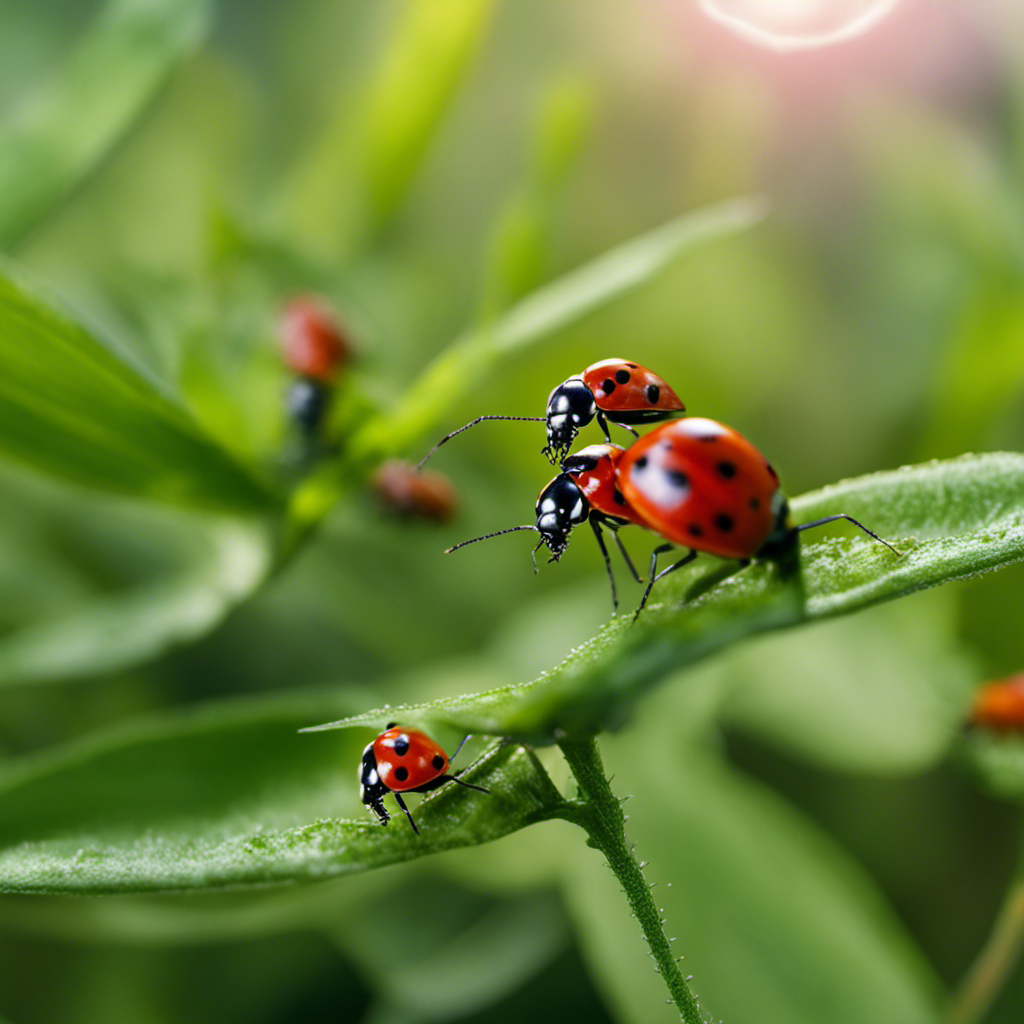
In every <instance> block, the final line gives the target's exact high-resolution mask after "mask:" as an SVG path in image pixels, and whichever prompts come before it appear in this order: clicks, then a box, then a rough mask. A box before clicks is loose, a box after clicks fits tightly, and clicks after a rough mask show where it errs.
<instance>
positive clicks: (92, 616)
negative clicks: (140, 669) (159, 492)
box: [0, 519, 272, 688]
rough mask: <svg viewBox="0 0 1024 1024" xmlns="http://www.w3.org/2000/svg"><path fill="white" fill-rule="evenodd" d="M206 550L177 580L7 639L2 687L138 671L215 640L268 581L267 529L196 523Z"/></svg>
mask: <svg viewBox="0 0 1024 1024" xmlns="http://www.w3.org/2000/svg"><path fill="white" fill-rule="evenodd" d="M193 528H194V529H195V531H196V533H197V539H198V540H199V542H200V543H199V550H198V551H197V552H196V554H195V556H194V558H193V560H192V561H191V562H190V563H189V564H188V565H186V566H185V567H184V568H183V569H182V570H181V571H180V572H179V573H178V574H177V575H175V576H170V577H168V578H161V579H159V580H158V581H156V582H154V583H151V584H147V585H144V586H141V587H137V588H131V589H127V590H124V591H119V592H117V593H115V594H113V595H109V596H103V597H99V596H98V597H95V598H93V599H92V600H89V601H87V602H83V603H82V604H81V605H80V606H78V607H76V608H73V609H72V610H70V611H67V612H65V613H64V614H62V615H60V616H55V617H54V618H52V619H46V620H43V621H40V622H36V623H33V624H32V625H30V626H25V627H23V628H21V629H18V630H15V631H13V632H11V633H8V634H6V635H5V636H3V637H0V688H2V687H5V686H12V685H20V684H25V683H55V682H61V681H64V680H68V679H80V678H83V677H87V676H93V675H99V674H100V673H103V672H110V671H114V670H116V669H121V668H124V667H125V666H128V665H137V664H139V663H140V662H143V661H146V660H148V659H150V658H153V657H156V656H157V655H158V654H161V653H163V652H164V651H165V650H167V648H169V647H171V646H174V645H176V644H182V643H187V642H189V641H191V640H195V639H197V638H198V637H201V636H203V635H205V634H206V633H208V632H209V631H210V630H211V629H213V628H214V626H216V625H217V623H219V622H220V621H221V620H222V619H223V618H224V616H225V615H226V614H227V613H228V612H229V611H230V610H231V609H232V608H233V607H234V606H235V605H237V604H238V603H239V602H240V601H242V600H244V599H245V598H246V597H248V596H249V595H250V594H252V592H253V591H254V590H255V589H256V587H257V586H259V584H260V583H261V582H262V581H263V580H264V579H265V578H266V574H267V572H268V571H269V568H270V563H271V553H272V546H271V543H270V537H269V536H268V532H267V530H266V528H265V527H264V526H262V525H260V524H257V523H251V522H245V521H241V520H225V521H220V520H216V519H214V520H209V521H207V522H205V523H204V524H203V525H202V526H201V527H200V526H198V524H193Z"/></svg>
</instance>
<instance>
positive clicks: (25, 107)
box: [0, 0, 209, 248]
mask: <svg viewBox="0 0 1024 1024" xmlns="http://www.w3.org/2000/svg"><path fill="white" fill-rule="evenodd" d="M208 20H209V3H208V0H156V2H152V0H150V2H140V0H109V2H108V4H107V6H106V8H105V9H104V11H103V13H102V14H101V16H100V17H99V18H98V19H97V22H96V25H95V26H94V27H93V28H92V30H91V31H90V32H89V34H88V35H87V36H86V37H85V38H84V39H83V40H82V41H81V42H80V43H79V44H78V46H77V48H76V50H75V52H74V53H73V54H72V55H71V57H70V58H69V59H68V60H67V61H66V62H65V63H64V64H63V66H62V67H60V68H59V69H58V70H57V71H56V72H55V73H54V74H53V75H52V76H51V77H50V78H49V79H48V80H46V81H45V82H44V83H42V84H41V85H39V86H38V87H37V88H36V89H35V90H34V91H33V92H30V93H29V94H28V95H26V96H24V97H23V98H22V99H21V101H20V102H19V103H18V104H17V106H16V108H15V110H13V111H12V112H10V113H9V114H8V116H7V117H5V118H4V119H3V122H2V123H3V127H2V129H0V246H2V247H4V248H7V247H9V246H11V245H12V244H14V243H16V242H17V241H18V240H19V239H20V238H21V237H22V236H23V235H24V234H25V233H26V232H28V231H29V230H30V229H31V228H32V227H33V226H34V225H35V224H36V223H37V221H39V220H40V219H42V218H43V217H45V216H47V215H48V214H49V213H50V212H51V211H52V210H53V208H54V206H55V205H56V204H57V203H59V202H60V201H61V200H62V199H64V198H65V196H67V194H68V193H69V192H71V191H72V189H74V187H75V186H76V185H78V184H79V182H80V181H81V180H82V179H83V178H84V177H85V176H86V175H87V174H89V172H90V171H92V170H93V168H94V167H96V165H97V164H99V163H100V161H101V160H103V158H104V157H105V156H106V155H107V154H108V153H109V152H110V150H111V149H112V148H113V147H114V146H115V145H116V144H117V142H118V141H119V140H120V139H121V137H122V136H123V135H124V134H125V132H127V131H128V130H129V129H130V128H131V127H132V125H133V124H134V123H135V122H136V120H137V119H138V117H139V115H140V114H141V113H142V111H143V110H144V109H145V107H146V105H147V104H148V103H149V101H150V100H151V99H152V98H153V95H154V93H155V92H156V91H157V89H158V88H159V87H160V86H161V85H162V84H163V82H164V80H165V79H166V78H167V76H168V75H169V74H170V73H171V72H172V71H173V70H174V69H175V68H176V67H177V66H178V65H179V64H180V63H181V62H182V61H183V60H185V59H186V58H187V57H188V56H190V55H191V54H192V53H193V52H194V51H195V50H196V48H197V47H198V45H199V43H200V42H201V41H202V38H203V36H204V35H205V33H206V27H207V22H208ZM112 69H116V74H111V70H112Z"/></svg>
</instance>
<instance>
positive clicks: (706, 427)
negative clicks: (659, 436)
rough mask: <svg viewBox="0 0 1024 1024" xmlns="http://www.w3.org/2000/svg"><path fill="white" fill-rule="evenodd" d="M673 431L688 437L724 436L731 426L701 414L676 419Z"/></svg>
mask: <svg viewBox="0 0 1024 1024" xmlns="http://www.w3.org/2000/svg"><path fill="white" fill-rule="evenodd" d="M672 432H673V433H680V434H685V435H686V436H687V437H722V436H724V435H725V434H728V433H729V428H728V427H724V426H722V424H721V423H716V422H715V421H714V420H707V419H704V418H703V417H701V416H689V417H687V418H686V419H685V420H676V422H675V423H674V424H673V426H672Z"/></svg>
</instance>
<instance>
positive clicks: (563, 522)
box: [445, 444, 646, 609]
mask: <svg viewBox="0 0 1024 1024" xmlns="http://www.w3.org/2000/svg"><path fill="white" fill-rule="evenodd" d="M625 451H626V449H625V448H622V447H621V446H619V445H617V444H592V445H590V446H589V447H587V448H583V449H581V450H580V451H578V452H574V453H573V454H572V455H570V456H569V457H568V458H567V459H566V460H565V461H564V462H563V463H562V472H561V473H559V475H558V476H556V477H555V478H554V479H553V480H552V481H551V482H550V483H549V484H548V485H547V486H546V487H545V488H544V490H542V491H541V492H540V495H539V496H538V498H537V506H536V514H537V524H536V526H510V527H508V528H507V529H505V530H498V531H496V532H495V533H487V534H484V535H483V536H482V537H473V538H472V539H471V540H464V541H462V542H461V543H459V544H456V545H455V546H454V547H450V548H449V549H448V550H447V551H446V552H445V554H450V553H451V552H452V551H455V550H456V549H457V548H461V547H464V546H465V545H466V544H473V543H475V542H476V541H478V540H486V539H487V538H489V537H496V536H498V535H500V534H502V533H514V532H515V531H516V530H536V531H537V532H538V533H539V534H540V540H539V541H537V547H535V548H534V549H533V550H534V555H535V557H534V563H533V567H534V571H536V569H537V562H536V551H537V548H539V547H540V546H541V544H545V545H547V547H548V550H549V551H550V552H551V557H550V558H549V559H548V561H549V562H557V561H558V560H559V559H560V558H561V557H562V555H563V554H565V552H566V550H567V549H568V547H569V534H570V533H571V532H572V529H573V527H574V526H578V525H579V524H580V523H584V522H589V523H590V526H591V528H592V529H593V531H594V537H595V538H596V539H597V544H598V547H600V549H601V554H602V555H603V556H604V565H605V571H606V572H607V573H608V581H609V583H610V584H611V588H612V606H613V607H614V608H615V609H618V607H619V598H618V593H617V591H616V587H615V576H614V575H613V573H612V563H611V559H610V558H609V557H608V549H607V547H606V546H605V543H604V536H603V535H602V533H601V527H602V526H605V527H607V528H608V529H609V530H611V531H612V536H613V537H614V538H615V543H616V544H617V545H618V547H619V551H620V552H621V554H622V557H623V560H624V561H625V563H626V565H628V566H629V571H630V572H631V573H632V574H633V578H634V579H635V580H636V581H637V583H642V582H643V580H642V579H641V578H640V575H639V573H637V571H636V567H635V566H634V565H633V560H632V559H631V558H630V557H629V553H628V552H627V551H626V548H625V546H624V545H623V543H622V538H621V537H619V530H620V529H621V528H622V527H623V526H628V525H629V524H630V523H635V524H636V525H638V526H645V525H646V524H645V523H644V521H643V520H642V519H641V518H640V517H639V516H638V515H637V514H636V513H635V512H634V511H633V510H632V509H631V508H630V507H629V505H628V504H627V503H626V499H625V497H623V494H622V491H620V490H619V486H618V481H617V480H616V476H615V472H616V468H617V466H618V463H619V459H621V458H622V456H623V454H624V453H625Z"/></svg>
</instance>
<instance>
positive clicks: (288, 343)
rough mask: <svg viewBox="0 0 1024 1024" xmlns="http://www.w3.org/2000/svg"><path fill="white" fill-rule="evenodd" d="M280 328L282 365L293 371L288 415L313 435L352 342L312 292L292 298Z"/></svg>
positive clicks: (323, 415) (319, 427)
mask: <svg viewBox="0 0 1024 1024" xmlns="http://www.w3.org/2000/svg"><path fill="white" fill-rule="evenodd" d="M279 329H280V335H281V350H282V355H283V357H284V361H285V364H286V365H287V366H288V368H289V369H291V370H292V371H294V373H295V374H296V378H295V380H294V381H292V383H291V385H290V387H289V389H288V395H287V406H288V414H289V415H290V416H291V418H292V421H293V422H294V423H296V424H297V425H298V426H299V428H300V429H301V430H302V431H303V433H304V434H305V435H306V436H307V437H309V438H312V437H315V436H316V435H317V434H318V433H319V432H320V429H321V428H322V426H323V423H324V420H325V419H326V417H327V412H328V410H329V408H330V404H331V398H332V393H333V388H334V384H335V382H336V380H337V377H338V374H339V372H340V371H341V369H342V368H343V367H344V366H345V365H346V364H347V363H348V362H349V361H350V359H351V353H352V348H351V343H350V341H349V337H348V334H347V332H346V331H345V329H344V328H343V327H342V325H341V324H340V323H339V322H338V319H337V317H336V316H335V315H334V314H333V313H332V311H331V310H330V307H329V306H328V305H327V303H326V302H325V301H324V300H323V299H320V298H317V297H316V296H315V295H298V296H296V297H295V298H293V299H291V301H289V302H288V304H287V305H286V306H285V308H284V312H283V313H282V315H281V322H280V328H279Z"/></svg>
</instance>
